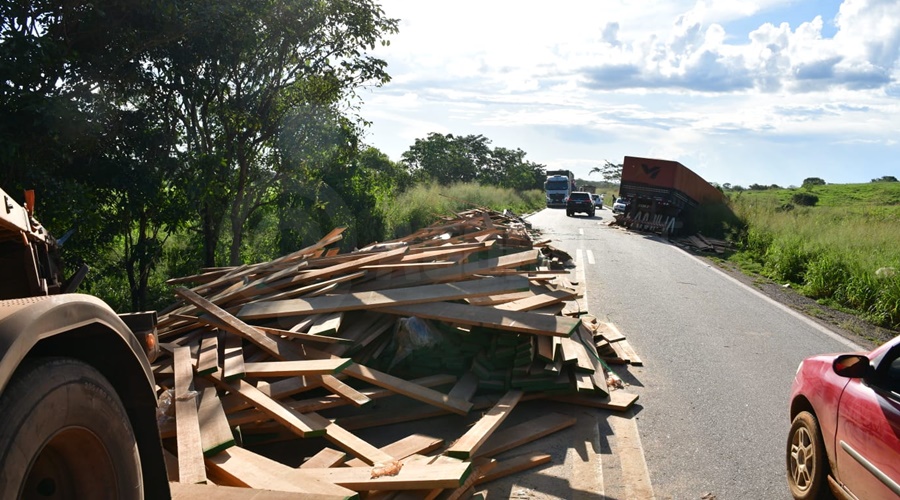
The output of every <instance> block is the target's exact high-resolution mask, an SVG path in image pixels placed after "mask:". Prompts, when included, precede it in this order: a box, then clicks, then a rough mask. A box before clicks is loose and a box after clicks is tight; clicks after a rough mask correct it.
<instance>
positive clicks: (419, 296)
mask: <svg viewBox="0 0 900 500" xmlns="http://www.w3.org/2000/svg"><path fill="white" fill-rule="evenodd" d="M527 289H528V280H526V279H523V278H521V277H519V276H507V277H503V278H482V279H479V280H473V281H464V282H457V283H444V284H437V285H422V286H412V287H407V288H393V289H390V290H383V291H380V292H379V291H370V292H358V293H349V294H343V295H332V296H327V297H313V298H309V299H290V300H280V301H273V302H256V303H253V304H247V305H245V306H243V307H242V308H241V310H240V311H239V312H238V317H239V318H242V319H247V320H250V319H264V318H277V317H280V316H292V315H304V314H321V313H330V312H340V311H353V310H365V309H376V308H378V307H380V306H384V305H406V304H422V303H427V302H440V301H445V300H459V299H465V298H467V297H477V296H482V295H493V294H497V293H509V292H515V291H521V290H527Z"/></svg>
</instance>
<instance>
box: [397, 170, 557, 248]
mask: <svg viewBox="0 0 900 500" xmlns="http://www.w3.org/2000/svg"><path fill="white" fill-rule="evenodd" d="M545 205H546V198H545V196H544V192H543V191H540V190H531V191H524V192H518V191H515V190H512V189H505V188H498V187H492V186H482V185H479V184H474V183H466V184H454V185H452V186H438V185H420V186H415V187H413V188H411V189H409V190H408V191H406V192H404V193H401V194H400V195H399V196H397V198H396V199H392V200H390V202H388V203H385V205H384V206H383V207H381V210H382V212H383V213H384V217H385V223H386V226H387V233H388V234H387V238H388V239H391V238H396V237H400V236H405V235H407V234H410V233H412V232H414V231H416V230H418V229H420V228H423V227H425V226H428V225H431V224H433V223H434V222H436V221H437V220H439V219H440V218H441V217H442V216H444V215H450V214H452V213H454V212H461V211H464V210H469V209H471V208H476V207H485V208H490V209H492V210H496V211H498V212H502V211H503V210H504V209H508V210H511V211H512V212H513V213H515V214H519V215H521V214H525V213H528V212H533V211H535V210H540V209H542V208H544V207H545Z"/></svg>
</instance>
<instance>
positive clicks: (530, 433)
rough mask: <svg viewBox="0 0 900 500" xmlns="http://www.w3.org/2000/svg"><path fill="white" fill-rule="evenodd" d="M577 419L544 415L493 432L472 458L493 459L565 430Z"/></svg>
mask: <svg viewBox="0 0 900 500" xmlns="http://www.w3.org/2000/svg"><path fill="white" fill-rule="evenodd" d="M577 421H578V419H577V418H575V417H573V416H571V415H563V414H562V413H545V414H543V415H541V416H540V417H538V418H536V419H534V420H529V421H527V422H523V423H521V424H519V425H514V426H512V427H510V428H508V429H503V430H501V431H497V432H495V433H494V434H493V435H491V437H490V438H488V440H487V441H486V442H485V443H484V445H482V447H481V448H479V450H478V452H477V453H475V455H474V458H478V457H494V456H497V455H499V454H501V453H503V452H505V451H509V450H511V449H513V448H516V447H518V446H521V445H523V444H526V443H530V442H532V441H537V440H538V439H540V438H542V437H544V436H549V435H550V434H553V433H554V432H558V431H561V430H563V429H567V428H569V427H571V426H573V425H575V422H577Z"/></svg>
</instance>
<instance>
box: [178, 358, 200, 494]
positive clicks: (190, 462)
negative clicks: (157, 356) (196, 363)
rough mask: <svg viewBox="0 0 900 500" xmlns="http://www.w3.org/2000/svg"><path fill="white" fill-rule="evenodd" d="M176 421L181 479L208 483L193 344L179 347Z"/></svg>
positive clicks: (179, 477)
mask: <svg viewBox="0 0 900 500" xmlns="http://www.w3.org/2000/svg"><path fill="white" fill-rule="evenodd" d="M174 354H175V423H176V426H177V429H178V436H177V438H176V441H177V448H178V480H179V481H181V482H183V483H205V482H206V467H204V465H203V445H202V443H201V438H200V420H199V418H198V416H197V392H196V391H194V390H193V380H194V372H193V370H192V368H191V366H192V364H193V363H191V349H190V347H177V348H175V353H174Z"/></svg>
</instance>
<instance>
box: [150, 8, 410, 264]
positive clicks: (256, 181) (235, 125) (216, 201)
mask: <svg viewBox="0 0 900 500" xmlns="http://www.w3.org/2000/svg"><path fill="white" fill-rule="evenodd" d="M171 10H172V19H183V20H184V21H183V26H182V33H183V36H182V37H180V38H179V39H178V40H177V42H175V43H169V44H164V45H161V46H159V47H156V48H153V49H152V50H150V51H149V55H148V59H149V63H150V64H151V65H152V67H153V68H154V69H155V71H152V72H148V74H147V75H146V76H147V80H146V84H147V85H148V86H149V87H151V88H152V89H158V90H159V91H160V92H161V93H165V96H162V95H159V96H158V97H159V98H162V99H168V100H169V102H171V103H173V121H174V123H175V124H176V126H177V127H178V128H179V129H180V130H182V131H183V138H184V140H183V144H182V146H181V149H183V150H184V151H185V155H184V156H185V159H186V160H187V161H188V162H189V163H190V164H191V165H192V167H193V168H192V169H193V170H194V171H195V172H196V182H195V184H194V185H195V186H197V187H198V188H197V189H196V190H195V191H194V192H193V193H192V196H193V197H194V199H195V200H196V202H197V205H198V208H199V209H200V215H201V217H200V220H199V224H198V225H199V227H198V229H199V230H200V232H201V233H202V235H203V246H204V262H205V264H206V265H215V263H216V262H215V260H216V259H215V257H216V247H217V245H218V242H219V238H220V232H221V229H222V222H223V215H224V220H226V221H227V222H228V224H229V226H230V230H231V235H230V236H231V243H230V245H229V252H228V259H227V261H228V263H230V264H232V265H235V264H238V263H240V249H241V244H242V238H243V235H244V231H245V223H246V221H247V220H248V219H249V218H250V216H251V215H252V214H253V213H254V211H256V210H258V209H260V208H261V207H262V206H263V205H264V204H266V203H270V202H272V201H273V200H274V198H273V197H272V189H273V188H274V187H275V186H276V185H277V184H278V182H279V180H280V179H282V178H283V177H284V176H290V175H299V173H300V172H298V171H291V170H290V168H289V167H291V166H297V165H298V163H297V162H288V163H283V164H282V163H280V162H281V159H282V158H283V157H282V156H281V155H280V154H279V152H278V146H279V141H278V136H279V135H281V134H284V133H287V134H289V135H290V134H292V132H291V131H285V129H284V126H285V122H286V121H287V120H288V119H289V118H290V116H291V115H292V113H294V110H295V109H297V108H303V109H304V112H305V113H313V114H326V115H327V114H335V113H336V112H338V110H339V108H345V109H347V110H352V109H354V108H353V106H354V105H355V102H356V94H355V90H356V88H358V87H360V86H362V85H370V84H371V85H380V84H382V83H384V82H386V81H388V79H389V77H388V75H387V73H386V72H385V70H384V68H385V62H384V61H382V60H380V59H376V58H373V57H371V56H368V55H366V54H365V52H364V51H365V49H367V48H372V47H374V46H375V44H376V43H379V42H380V41H381V40H382V37H384V36H385V35H387V34H390V33H394V32H395V31H396V20H393V19H388V18H386V17H385V16H384V13H383V12H382V10H381V8H380V7H379V6H378V5H376V4H375V3H373V2H372V1H371V0H344V1H335V2H305V1H299V0H269V1H265V2H251V3H246V2H243V1H241V0H222V1H220V0H216V1H212V0H209V1H201V2H186V3H178V4H173V5H172V6H171ZM317 123H320V122H317ZM347 146H348V147H349V146H350V145H349V144H348V145H347Z"/></svg>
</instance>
